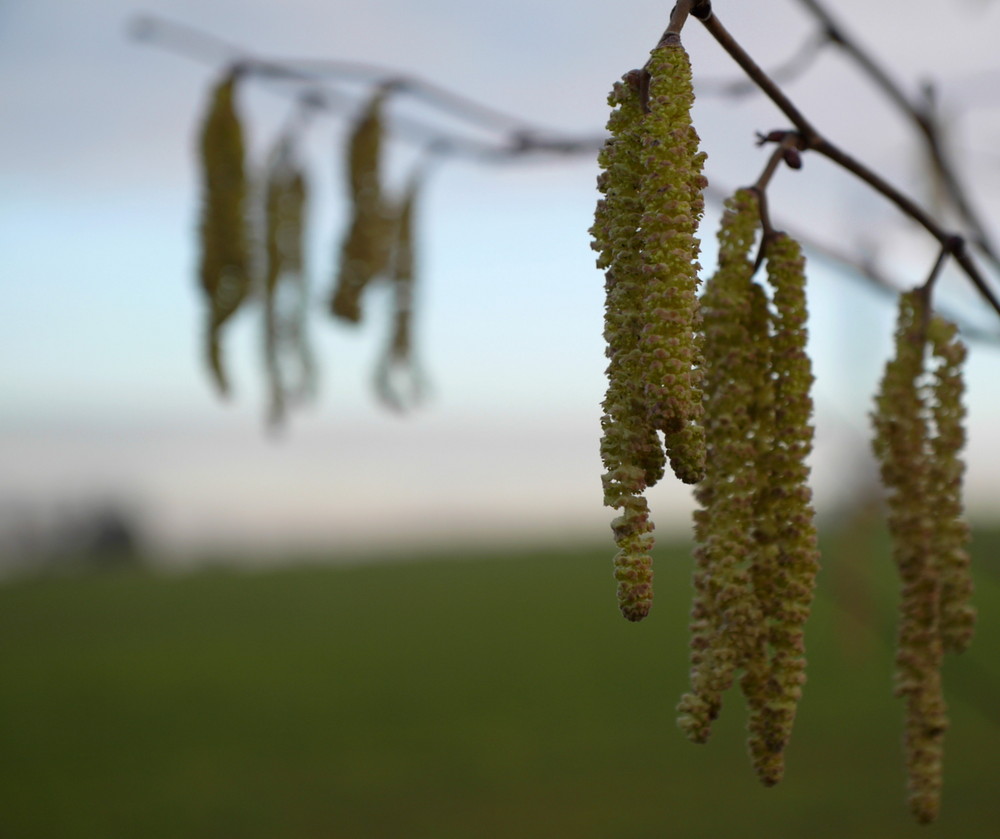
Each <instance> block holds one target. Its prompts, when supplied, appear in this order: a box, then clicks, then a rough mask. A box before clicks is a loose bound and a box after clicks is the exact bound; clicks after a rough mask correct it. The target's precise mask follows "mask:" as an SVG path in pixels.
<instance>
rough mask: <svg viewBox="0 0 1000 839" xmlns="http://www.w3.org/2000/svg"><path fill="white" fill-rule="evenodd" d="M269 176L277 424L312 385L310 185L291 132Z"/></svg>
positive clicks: (269, 348)
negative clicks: (307, 251) (307, 262)
mask: <svg viewBox="0 0 1000 839" xmlns="http://www.w3.org/2000/svg"><path fill="white" fill-rule="evenodd" d="M265 180H266V183H265V233H264V352H265V366H266V372H267V378H268V386H269V390H270V409H269V419H270V422H271V424H272V425H278V424H280V423H281V422H282V421H283V419H284V417H285V413H286V410H287V408H288V403H289V402H290V401H301V400H302V399H304V398H305V397H307V396H308V395H309V394H310V393H311V391H312V390H313V386H314V364H313V360H312V353H311V350H310V348H309V344H308V340H307V334H306V316H307V304H308V293H309V289H308V284H307V281H306V275H305V271H304V260H303V240H304V234H305V228H304V221H305V209H306V200H307V187H306V178H305V173H304V172H303V171H302V169H301V167H300V165H299V163H298V160H297V158H296V154H295V148H294V143H293V137H292V136H291V135H285V136H283V137H282V138H281V139H280V140H279V142H278V144H277V147H276V148H275V151H274V152H273V153H272V155H271V160H270V163H269V166H268V171H267V174H266V179H265Z"/></svg>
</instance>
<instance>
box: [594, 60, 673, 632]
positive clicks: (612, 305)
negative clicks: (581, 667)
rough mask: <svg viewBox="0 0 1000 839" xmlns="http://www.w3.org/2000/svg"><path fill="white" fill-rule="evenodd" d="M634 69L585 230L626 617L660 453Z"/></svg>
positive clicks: (614, 116)
mask: <svg viewBox="0 0 1000 839" xmlns="http://www.w3.org/2000/svg"><path fill="white" fill-rule="evenodd" d="M638 75H639V74H638V72H633V73H630V74H627V75H626V76H625V77H624V79H623V80H622V81H621V82H618V83H616V84H615V86H614V88H613V89H612V91H611V94H610V95H609V97H608V103H609V104H610V105H611V106H612V107H613V108H614V110H613V111H612V113H611V116H610V117H609V120H608V130H609V131H610V134H611V136H610V138H609V139H608V141H607V143H606V144H605V146H604V149H603V150H602V151H601V154H600V157H599V162H600V165H601V167H602V169H603V172H602V174H601V177H600V179H599V181H598V186H599V189H600V190H601V192H602V193H603V194H604V197H603V198H602V199H601V200H600V201H599V202H598V205H597V210H596V212H595V218H594V225H593V227H592V228H591V234H592V235H593V237H594V245H593V246H594V248H595V249H596V250H598V251H599V253H600V256H599V258H598V262H597V264H598V267H601V268H604V269H605V270H606V280H605V291H606V295H607V303H606V308H605V321H604V323H605V327H604V337H605V340H606V341H607V350H606V354H607V357H608V361H609V363H608V368H607V375H608V390H607V394H606V396H605V398H604V402H603V408H604V415H603V417H602V419H601V429H602V438H601V458H602V460H603V461H604V466H605V470H606V471H605V473H604V476H603V478H602V483H603V485H604V503H605V504H606V505H607V506H609V507H613V508H615V509H621V510H623V513H622V514H621V515H620V516H618V517H617V518H616V519H615V520H614V522H613V523H612V531H613V533H614V536H615V542H616V544H617V545H618V549H619V550H618V553H617V554H616V556H615V561H614V567H615V578H616V579H617V581H618V604H619V608H620V609H621V611H622V614H623V615H624V616H625V617H626V618H628V619H629V620H633V621H635V620H641V619H642V618H643V617H645V616H646V615H647V614H648V612H649V609H650V606H651V605H652V575H653V572H652V557H651V556H650V553H649V552H650V550H651V548H652V537H651V536H650V535H649V534H650V532H651V531H652V523H651V522H650V521H649V510H648V508H647V506H646V501H645V499H644V498H642V493H643V492H644V491H645V489H646V487H647V486H651V485H652V484H653V483H655V482H656V481H657V480H658V479H659V478H660V477H661V476H662V474H663V464H664V461H665V455H664V453H663V449H662V444H661V443H660V440H659V437H658V436H657V434H656V430H655V429H654V428H653V427H652V425H651V423H650V421H649V417H648V412H647V410H646V406H645V400H644V379H643V366H642V359H641V354H640V346H639V341H640V335H641V330H642V324H643V319H644V311H643V307H644V296H643V282H642V279H643V276H642V256H641V254H642V245H641V240H640V223H641V216H642V204H641V201H640V198H639V185H640V182H641V180H642V177H643V173H642V169H641V163H640V149H641V133H640V132H641V121H642V105H641V102H640V96H639V77H638Z"/></svg>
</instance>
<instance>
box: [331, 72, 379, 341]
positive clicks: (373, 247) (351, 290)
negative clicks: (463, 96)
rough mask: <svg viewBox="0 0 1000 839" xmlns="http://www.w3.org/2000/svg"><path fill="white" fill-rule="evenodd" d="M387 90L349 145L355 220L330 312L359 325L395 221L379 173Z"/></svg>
mask: <svg viewBox="0 0 1000 839" xmlns="http://www.w3.org/2000/svg"><path fill="white" fill-rule="evenodd" d="M385 99H386V91H385V89H383V88H379V89H377V90H376V91H375V93H374V94H373V95H372V97H371V99H370V100H369V102H368V105H367V107H366V108H365V110H364V112H363V113H362V114H361V116H360V118H359V119H358V121H357V123H356V124H355V126H354V130H353V132H352V135H351V139H350V142H349V143H348V156H347V170H348V181H349V184H350V198H351V202H352V209H353V215H352V218H351V223H350V226H349V227H348V231H347V234H346V236H345V237H344V240H343V242H342V244H341V249H340V262H339V268H338V272H337V279H336V283H335V286H334V291H333V297H332V299H331V301H330V308H331V311H332V312H333V314H334V315H335V316H337V317H338V318H341V319H343V320H347V321H350V322H352V323H357V322H359V321H360V320H361V296H362V293H363V292H364V290H365V287H366V286H367V285H368V284H369V283H370V282H371V281H372V280H373V279H374V278H375V277H376V276H377V275H378V274H380V273H382V271H384V270H385V268H386V267H387V265H388V262H389V259H390V257H391V253H392V234H393V227H394V219H393V218H392V213H391V212H390V211H389V208H388V207H387V205H386V203H385V201H384V199H383V196H382V185H381V174H380V163H381V160H380V158H381V149H382V132H383V117H382V110H383V106H384V104H385Z"/></svg>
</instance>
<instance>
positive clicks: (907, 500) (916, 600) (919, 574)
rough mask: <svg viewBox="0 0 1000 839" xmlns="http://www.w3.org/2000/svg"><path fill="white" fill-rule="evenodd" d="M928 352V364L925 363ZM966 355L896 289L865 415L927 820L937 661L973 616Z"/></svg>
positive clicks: (913, 798) (937, 760) (961, 639)
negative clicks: (966, 506) (896, 591)
mask: <svg viewBox="0 0 1000 839" xmlns="http://www.w3.org/2000/svg"><path fill="white" fill-rule="evenodd" d="M928 355H929V356H930V358H931V359H932V361H933V362H934V363H935V365H936V366H935V369H934V370H933V371H932V372H929V371H928V370H927V360H928ZM964 360H965V347H964V346H963V344H962V343H961V341H959V340H958V338H957V336H956V329H955V326H954V325H953V324H951V323H948V322H947V321H945V320H944V319H942V318H941V317H939V316H936V315H932V314H931V311H930V307H929V301H928V293H927V292H926V290H924V289H916V290H914V291H910V292H907V293H905V294H903V295H901V297H900V303H899V320H898V323H897V327H896V349H895V356H894V358H893V359H891V360H890V361H889V363H888V364H887V365H886V369H885V374H884V376H883V378H882V382H881V386H880V389H879V393H878V395H877V397H876V405H875V411H874V413H873V415H872V419H873V422H874V426H875V438H874V442H873V448H874V450H875V454H876V456H877V457H878V459H879V461H880V464H881V472H882V481H883V483H884V484H885V486H886V488H887V489H888V491H889V494H888V506H889V530H890V533H891V535H892V540H893V559H894V561H895V564H896V567H897V569H898V572H899V576H900V580H901V584H902V596H901V605H900V617H899V629H898V640H897V643H898V648H897V653H896V680H895V689H896V694H897V695H898V696H900V697H901V698H903V700H904V701H905V703H906V717H905V726H904V743H905V749H906V764H907V771H908V789H909V798H910V808H911V810H912V812H913V814H914V816H915V817H916V818H917V820H918V821H920V822H925V823H926V822H930V821H933V819H934V818H935V817H936V816H937V813H938V809H939V807H940V795H941V764H942V753H943V743H944V734H945V731H946V729H947V727H948V719H947V716H946V707H945V701H944V696H943V694H942V688H941V672H940V668H941V661H942V657H943V655H944V652H945V651H952V652H961V651H962V650H964V649H965V648H966V647H967V646H968V644H969V642H970V641H971V639H972V633H973V628H974V621H975V613H974V611H973V608H972V606H971V603H970V599H971V594H972V580H971V576H970V572H969V557H968V554H967V553H966V550H965V544H966V542H967V540H968V530H967V527H966V525H965V523H964V522H963V521H962V518H961V516H962V502H961V480H962V474H963V470H964V467H963V464H962V461H961V459H960V451H961V449H962V447H963V446H964V443H965V435H964V430H963V421H964V408H963V407H962V402H961V399H962V392H963V385H962V375H961V366H962V363H963V361H964Z"/></svg>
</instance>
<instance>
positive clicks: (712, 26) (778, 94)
mask: <svg viewBox="0 0 1000 839" xmlns="http://www.w3.org/2000/svg"><path fill="white" fill-rule="evenodd" d="M692 14H696V16H697V11H692ZM701 20H702V23H704V25H705V28H706V29H707V30H708V31H709V33H710V34H711V35H712V37H713V38H715V40H716V41H717V42H718V43H719V45H720V46H721V47H722V48H723V49H724V50H725V51H726V52H727V53H729V55H730V56H731V57H732V59H733V60H734V61H735V62H736V63H737V64H738V65H739V66H740V67H741V68H742V69H743V71H744V72H745V73H746V74H747V75H748V76H749V77H750V78H751V79H752V80H753V82H754V83H755V84H756V85H757V86H758V87H759V88H760V89H761V90H762V91H763V92H764V93H765V94H766V95H767V97H768V98H769V99H770V100H771V101H772V102H773V103H774V104H775V105H776V106H777V107H778V108H779V109H780V110H781V112H782V113H783V114H784V115H785V116H786V117H788V119H789V120H790V121H791V122H792V124H793V125H794V126H795V128H796V129H797V130H798V132H799V134H800V135H801V138H802V148H803V150H809V149H812V150H814V151H816V152H819V153H820V154H822V155H823V156H824V157H827V158H829V159H830V160H832V161H833V162H834V163H836V164H837V165H838V166H840V167H841V168H843V169H846V170H847V171H848V172H850V173H851V174H853V175H854V176H855V177H857V178H859V179H860V180H862V181H864V182H865V183H867V184H868V185H869V186H870V187H871V188H872V189H874V190H875V191H876V192H878V193H880V194H882V195H883V196H884V197H885V198H887V199H888V200H889V201H891V202H892V203H894V204H895V205H896V206H897V207H898V208H899V209H900V210H901V211H902V212H903V213H904V214H906V215H907V216H909V217H910V218H912V219H913V220H914V221H916V222H917V223H918V224H919V225H920V226H921V227H923V228H924V229H925V230H926V231H927V232H928V233H930V234H931V235H932V236H933V237H934V238H935V239H937V240H938V242H939V243H940V244H941V245H942V247H945V246H947V247H949V249H950V253H951V254H952V256H954V257H955V261H956V262H958V264H959V265H960V266H961V267H962V270H963V271H964V272H965V274H966V275H967V276H968V277H969V279H970V281H971V282H972V283H973V285H975V287H976V288H977V289H978V291H979V293H980V294H981V295H982V296H983V298H984V299H985V300H986V301H987V302H988V303H989V304H990V306H991V307H992V308H993V310H994V311H995V312H996V313H997V314H998V315H1000V299H997V297H996V295H995V294H994V293H993V291H992V290H991V289H990V287H989V285H988V284H987V283H986V279H985V278H984V277H983V275H982V272H981V271H980V270H979V267H978V266H977V265H976V264H975V262H973V260H972V259H971V257H970V256H969V254H968V252H967V250H966V248H965V243H964V241H963V240H962V239H961V237H958V236H956V235H955V234H953V233H951V232H949V231H946V230H944V229H943V228H942V227H941V226H940V225H939V224H938V223H937V222H936V221H935V220H934V219H933V218H931V217H930V215H928V214H927V212H925V211H924V209H923V208H922V207H920V206H919V205H918V204H917V203H916V202H914V201H913V200H911V199H910V198H908V197H907V196H906V195H904V194H903V193H901V192H900V191H899V190H898V189H896V188H895V187H894V186H892V184H890V183H889V182H888V181H886V180H885V179H884V178H883V177H882V176H881V175H879V174H877V173H876V172H874V171H872V170H871V169H869V168H868V167H867V166H865V165H864V164H863V163H860V162H859V161H857V160H855V159H854V158H853V157H851V156H850V155H849V154H847V153H846V152H844V151H842V150H841V149H840V148H838V147H837V146H835V145H834V144H833V143H831V142H829V141H828V140H826V139H824V138H823V137H822V136H821V135H820V133H819V132H818V131H817V130H816V129H815V128H814V127H813V125H812V123H811V122H810V121H809V120H808V119H806V117H805V116H804V115H803V114H802V113H801V112H800V111H799V109H798V108H797V107H795V105H794V103H792V101H791V100H790V99H789V98H788V97H787V96H786V95H785V94H784V92H783V91H782V90H781V89H780V88H779V87H778V86H777V85H776V84H775V83H774V82H773V81H772V80H771V79H770V78H769V77H768V75H767V74H766V73H765V72H764V71H763V70H762V69H761V68H760V67H759V66H758V65H757V63H756V62H755V61H754V60H753V59H752V58H751V57H750V56H749V54H747V52H746V51H745V50H744V49H743V48H742V47H741V46H740V45H739V43H737V41H736V40H735V39H734V38H733V37H732V35H730V34H729V32H728V31H726V28H725V27H724V26H723V25H722V24H721V23H720V22H719V19H718V18H717V17H716V16H715V15H714V14H712V13H711V11H710V10H709V12H708V14H707V15H706V16H704V17H703V18H701Z"/></svg>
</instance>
